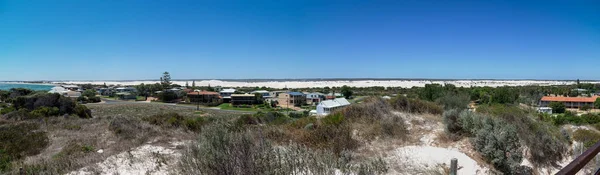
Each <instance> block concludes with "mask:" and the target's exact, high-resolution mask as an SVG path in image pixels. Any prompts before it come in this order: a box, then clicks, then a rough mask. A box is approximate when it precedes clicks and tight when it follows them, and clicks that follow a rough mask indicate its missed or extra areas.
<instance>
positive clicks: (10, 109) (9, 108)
mask: <svg viewBox="0 0 600 175" xmlns="http://www.w3.org/2000/svg"><path fill="white" fill-rule="evenodd" d="M15 110H16V109H15V108H14V107H12V106H11V107H7V108H2V109H0V115H4V114H8V113H10V112H13V111H15Z"/></svg>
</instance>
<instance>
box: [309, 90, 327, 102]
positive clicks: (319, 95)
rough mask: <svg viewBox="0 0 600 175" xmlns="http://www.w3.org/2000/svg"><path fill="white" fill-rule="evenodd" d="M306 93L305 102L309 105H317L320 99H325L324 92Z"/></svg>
mask: <svg viewBox="0 0 600 175" xmlns="http://www.w3.org/2000/svg"><path fill="white" fill-rule="evenodd" d="M305 94H306V103H307V104H311V105H317V104H319V103H320V102H321V101H323V100H325V94H322V93H318V92H313V93H305Z"/></svg>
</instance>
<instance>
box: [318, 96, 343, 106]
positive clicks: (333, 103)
mask: <svg viewBox="0 0 600 175" xmlns="http://www.w3.org/2000/svg"><path fill="white" fill-rule="evenodd" d="M348 105H350V102H348V100H346V99H345V98H336V99H333V100H325V101H322V102H321V103H319V106H323V107H326V108H333V107H339V106H348Z"/></svg>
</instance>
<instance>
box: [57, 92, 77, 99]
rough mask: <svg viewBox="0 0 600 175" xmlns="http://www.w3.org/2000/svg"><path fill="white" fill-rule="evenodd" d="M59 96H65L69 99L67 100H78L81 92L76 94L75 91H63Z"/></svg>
mask: <svg viewBox="0 0 600 175" xmlns="http://www.w3.org/2000/svg"><path fill="white" fill-rule="evenodd" d="M61 95H63V96H65V97H69V98H79V97H80V96H81V92H77V91H64V92H62V93H61Z"/></svg>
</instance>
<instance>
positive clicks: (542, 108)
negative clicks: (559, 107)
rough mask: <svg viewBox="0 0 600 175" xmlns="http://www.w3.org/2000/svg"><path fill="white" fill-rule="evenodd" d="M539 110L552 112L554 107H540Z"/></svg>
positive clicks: (547, 112)
mask: <svg viewBox="0 0 600 175" xmlns="http://www.w3.org/2000/svg"><path fill="white" fill-rule="evenodd" d="M537 112H539V113H546V114H552V108H551V107H539V108H538V109H537Z"/></svg>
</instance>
